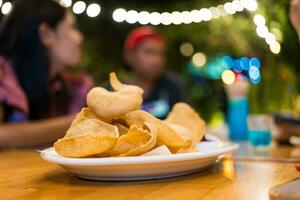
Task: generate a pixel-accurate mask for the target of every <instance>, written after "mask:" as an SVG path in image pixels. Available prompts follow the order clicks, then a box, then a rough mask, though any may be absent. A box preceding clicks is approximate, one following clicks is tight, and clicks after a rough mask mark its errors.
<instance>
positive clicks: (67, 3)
mask: <svg viewBox="0 0 300 200" xmlns="http://www.w3.org/2000/svg"><path fill="white" fill-rule="evenodd" d="M60 4H61V5H62V6H64V7H66V8H68V7H71V6H72V0H60Z"/></svg>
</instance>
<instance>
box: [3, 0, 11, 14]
mask: <svg viewBox="0 0 300 200" xmlns="http://www.w3.org/2000/svg"><path fill="white" fill-rule="evenodd" d="M11 9H12V4H11V3H10V2H5V3H4V4H3V5H2V8H1V12H2V14H3V15H7V14H8V13H9V12H10V11H11Z"/></svg>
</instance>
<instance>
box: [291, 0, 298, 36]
mask: <svg viewBox="0 0 300 200" xmlns="http://www.w3.org/2000/svg"><path fill="white" fill-rule="evenodd" d="M290 20H291V22H292V24H293V26H294V28H295V29H296V31H297V34H298V38H299V42H300V0H291V4H290Z"/></svg>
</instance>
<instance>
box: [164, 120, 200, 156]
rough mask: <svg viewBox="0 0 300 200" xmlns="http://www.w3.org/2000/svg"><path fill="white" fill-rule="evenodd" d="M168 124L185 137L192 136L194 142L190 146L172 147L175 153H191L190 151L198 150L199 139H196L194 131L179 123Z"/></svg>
mask: <svg viewBox="0 0 300 200" xmlns="http://www.w3.org/2000/svg"><path fill="white" fill-rule="evenodd" d="M167 124H168V126H170V127H171V128H172V129H173V130H174V131H175V132H176V133H178V134H179V135H181V136H183V137H187V138H190V139H191V140H192V144H191V145H190V146H188V147H184V148H180V149H174V148H171V151H172V152H173V153H175V154H177V153H190V152H197V151H198V148H197V147H196V145H197V143H198V142H199V141H197V140H195V137H193V136H194V135H193V133H192V132H191V131H190V130H188V129H187V128H186V127H184V126H181V125H178V124H171V123H167Z"/></svg>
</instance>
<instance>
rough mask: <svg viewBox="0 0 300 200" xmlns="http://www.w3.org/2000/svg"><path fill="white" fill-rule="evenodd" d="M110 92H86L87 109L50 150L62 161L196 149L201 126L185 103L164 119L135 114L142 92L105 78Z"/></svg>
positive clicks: (171, 152) (196, 116)
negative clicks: (111, 89) (63, 158)
mask: <svg viewBox="0 0 300 200" xmlns="http://www.w3.org/2000/svg"><path fill="white" fill-rule="evenodd" d="M110 84H111V87H112V88H113V91H108V90H106V89H105V88H102V87H95V88H93V89H91V90H90V91H89V93H88V95H87V107H85V108H83V109H82V110H81V111H80V112H79V113H78V114H77V116H76V118H75V119H74V120H73V122H72V124H71V126H70V128H69V129H68V131H67V132H66V135H65V136H64V138H62V139H59V140H57V141H56V142H55V144H54V148H55V151H56V152H57V153H58V154H59V155H61V156H64V157H70V158H84V157H120V156H121V157H122V156H147V155H160V154H178V153H189V152H196V151H198V149H197V147H196V145H197V144H198V143H199V141H201V140H202V138H203V136H204V133H205V130H206V126H205V122H204V121H203V119H202V118H201V117H200V116H199V114H198V113H197V112H195V110H194V109H193V108H192V107H190V106H189V105H188V104H186V103H177V104H175V105H174V107H173V108H172V110H171V112H170V113H169V115H168V116H167V118H166V120H160V119H157V118H155V117H154V116H153V115H151V114H150V113H148V112H145V111H143V110H140V107H141V104H142V102H143V90H142V89H141V88H140V87H137V86H134V85H127V84H123V83H121V82H120V81H119V80H118V78H117V76H116V74H115V73H111V74H110Z"/></svg>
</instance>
